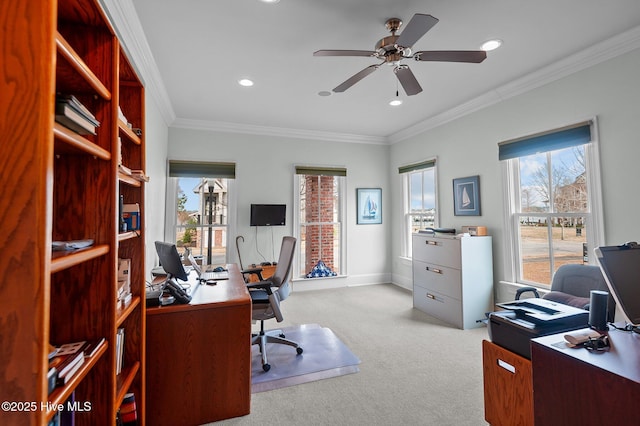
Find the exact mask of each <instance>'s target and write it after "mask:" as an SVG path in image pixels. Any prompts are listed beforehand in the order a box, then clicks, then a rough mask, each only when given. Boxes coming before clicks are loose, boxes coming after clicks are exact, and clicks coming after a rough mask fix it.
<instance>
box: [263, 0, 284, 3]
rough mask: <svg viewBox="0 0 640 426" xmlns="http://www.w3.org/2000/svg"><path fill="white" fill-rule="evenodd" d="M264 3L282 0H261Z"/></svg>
mask: <svg viewBox="0 0 640 426" xmlns="http://www.w3.org/2000/svg"><path fill="white" fill-rule="evenodd" d="M260 1H261V2H262V3H278V2H279V1H280V0H260Z"/></svg>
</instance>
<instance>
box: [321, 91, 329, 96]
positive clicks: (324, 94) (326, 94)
mask: <svg viewBox="0 0 640 426" xmlns="http://www.w3.org/2000/svg"><path fill="white" fill-rule="evenodd" d="M318 96H331V92H329V91H328V90H322V91H320V92H318Z"/></svg>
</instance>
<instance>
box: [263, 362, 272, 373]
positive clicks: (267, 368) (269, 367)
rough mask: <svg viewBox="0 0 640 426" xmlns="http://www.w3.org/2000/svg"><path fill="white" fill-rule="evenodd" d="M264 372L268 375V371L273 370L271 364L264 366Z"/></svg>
mask: <svg viewBox="0 0 640 426" xmlns="http://www.w3.org/2000/svg"><path fill="white" fill-rule="evenodd" d="M262 370H264V372H265V373H266V372H267V371H269V370H271V365H269V364H264V365H263V366H262Z"/></svg>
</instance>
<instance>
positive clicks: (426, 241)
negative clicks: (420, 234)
mask: <svg viewBox="0 0 640 426" xmlns="http://www.w3.org/2000/svg"><path fill="white" fill-rule="evenodd" d="M425 244H426V245H428V246H437V245H438V242H437V241H429V240H425Z"/></svg>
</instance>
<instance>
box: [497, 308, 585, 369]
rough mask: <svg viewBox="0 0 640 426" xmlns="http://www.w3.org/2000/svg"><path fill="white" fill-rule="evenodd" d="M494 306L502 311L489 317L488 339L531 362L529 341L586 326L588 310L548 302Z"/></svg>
mask: <svg viewBox="0 0 640 426" xmlns="http://www.w3.org/2000/svg"><path fill="white" fill-rule="evenodd" d="M497 306H498V307H500V308H502V309H504V310H501V311H496V312H491V313H490V314H489V318H488V322H487V325H488V331H489V338H490V339H491V341H492V342H493V343H495V344H496V345H499V346H502V347H503V348H505V349H508V350H510V351H511V352H514V353H516V354H518V355H521V356H523V357H525V358H527V359H531V347H530V342H529V341H530V340H531V339H533V338H535V337H540V336H545V335H548V334H555V333H562V332H564V331H570V330H577V329H580V328H585V327H588V326H589V325H588V322H589V311H585V310H584V309H579V308H574V307H573V306H568V305H563V304H562V303H557V302H552V301H550V300H545V299H540V298H531V299H522V300H515V301H513V302H506V303H498V304H497Z"/></svg>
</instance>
